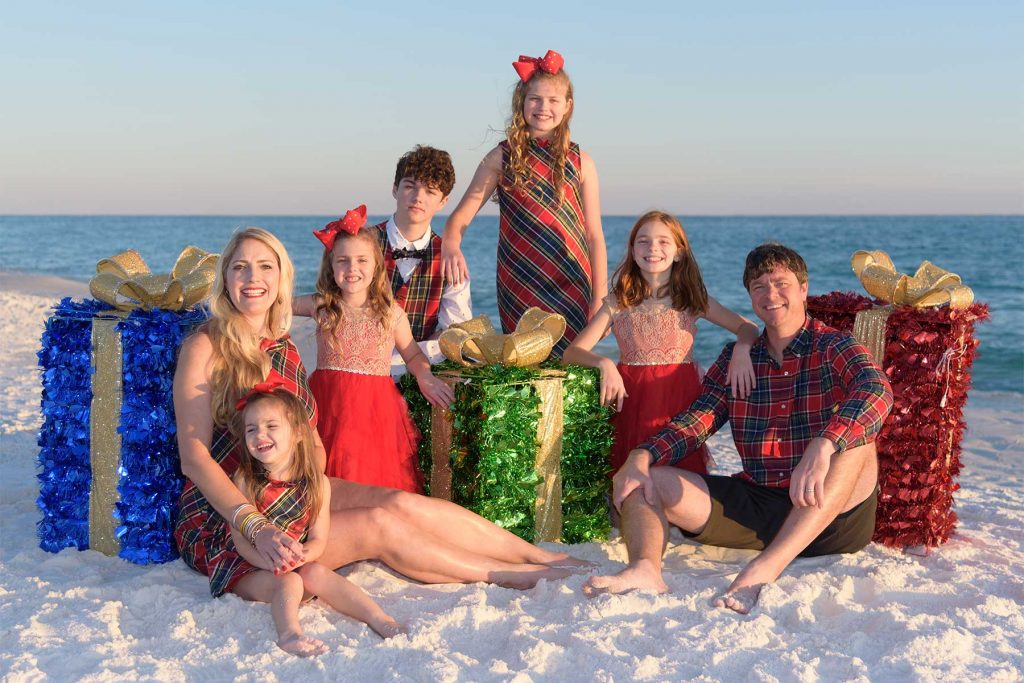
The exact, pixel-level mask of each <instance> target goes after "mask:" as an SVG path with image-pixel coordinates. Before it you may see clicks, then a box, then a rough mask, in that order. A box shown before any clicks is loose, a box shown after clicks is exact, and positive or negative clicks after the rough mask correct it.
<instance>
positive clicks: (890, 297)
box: [850, 251, 974, 308]
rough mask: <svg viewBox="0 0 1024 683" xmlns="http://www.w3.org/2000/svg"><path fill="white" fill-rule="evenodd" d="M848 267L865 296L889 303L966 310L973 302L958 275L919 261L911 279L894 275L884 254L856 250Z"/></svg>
mask: <svg viewBox="0 0 1024 683" xmlns="http://www.w3.org/2000/svg"><path fill="white" fill-rule="evenodd" d="M850 265H852V266H853V272H854V273H856V274H857V277H858V278H859V279H860V281H861V284H862V285H864V289H865V290H867V292H868V294H870V295H871V296H873V297H875V298H878V299H882V300H884V301H886V302H887V303H890V304H895V305H897V306H913V307H914V308H929V307H932V306H945V305H949V307H950V308H967V307H968V306H970V305H971V303H972V302H973V301H974V292H972V291H971V288H970V287H968V286H967V285H965V284H963V283H962V282H961V281H960V276H959V275H957V274H956V273H950V272H949V271H947V270H943V269H942V268H939V267H938V266H936V265H935V264H933V263H930V262H928V261H922V262H921V265H920V266H918V268H917V272H916V273H914V275H913V276H908V275H905V274H903V273H900V272H898V271H897V270H896V267H895V266H894V265H893V263H892V259H890V258H889V255H888V254H887V253H885V252H884V251H856V252H854V254H853V257H852V258H851V259H850Z"/></svg>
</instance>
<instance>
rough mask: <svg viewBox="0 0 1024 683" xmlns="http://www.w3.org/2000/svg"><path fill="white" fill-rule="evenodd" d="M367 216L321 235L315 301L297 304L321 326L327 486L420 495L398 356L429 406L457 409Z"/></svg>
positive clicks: (415, 439) (361, 211)
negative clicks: (395, 288) (394, 372)
mask: <svg viewBox="0 0 1024 683" xmlns="http://www.w3.org/2000/svg"><path fill="white" fill-rule="evenodd" d="M365 225H366V207H365V206H360V207H358V208H356V209H354V210H352V211H349V212H348V213H346V214H345V216H344V217H342V218H340V219H338V220H336V221H333V222H331V223H328V224H327V226H326V227H325V228H324V229H323V230H316V231H314V233H313V234H314V235H316V237H317V239H319V240H320V242H321V243H323V245H324V254H323V258H322V259H321V261H320V273H319V276H318V277H317V283H316V289H317V293H316V294H315V295H312V296H309V295H307V296H300V297H296V298H295V299H294V300H293V304H292V307H293V310H294V311H295V313H296V315H306V316H312V317H313V318H315V319H316V323H317V332H316V346H317V369H316V371H315V372H313V374H312V375H310V377H309V387H310V390H311V391H312V392H313V396H314V397H315V398H316V403H317V406H318V408H319V411H320V420H319V422H318V424H317V429H318V431H319V432H320V438H321V439H322V441H323V443H324V447H325V448H326V450H327V476H329V477H338V478H340V479H347V480H349V481H354V482H358V483H360V484H370V485H373V486H387V487H390V488H396V489H402V490H405V491H413V492H417V493H418V492H421V491H422V485H423V481H422V480H423V476H422V474H421V472H420V470H419V466H418V463H417V459H416V448H417V446H418V444H419V439H420V434H419V431H418V430H417V429H416V426H415V425H414V424H413V422H412V418H411V417H410V416H409V409H408V407H407V406H406V404H405V399H403V398H402V396H401V394H399V393H398V389H397V388H396V387H395V385H394V382H393V381H392V379H391V353H392V351H393V350H394V349H395V348H396V347H397V348H398V351H399V353H400V354H401V355H402V358H403V359H404V360H405V363H406V366H407V367H408V368H409V371H410V372H411V373H412V374H413V375H414V376H415V377H416V381H417V382H418V383H419V387H420V390H421V391H422V392H423V395H424V396H425V397H426V399H427V400H428V401H430V403H432V404H434V405H444V406H447V405H448V404H449V403H451V400H452V398H453V392H452V389H451V387H449V386H448V385H447V384H445V383H444V382H442V381H441V380H439V379H437V378H436V377H434V376H433V374H431V372H430V363H429V361H428V360H427V358H426V357H425V356H424V355H423V352H422V351H420V348H419V347H418V346H417V345H416V342H415V340H414V339H413V336H412V330H411V328H410V326H409V318H408V317H407V316H406V314H405V311H403V310H402V308H401V307H400V306H398V305H396V304H395V302H394V299H393V298H392V295H391V286H390V284H389V282H388V277H387V273H386V272H385V269H384V256H383V254H382V253H381V249H380V245H379V244H378V242H377V238H376V237H375V235H374V233H373V232H372V231H370V230H367V229H365V228H364V226H365Z"/></svg>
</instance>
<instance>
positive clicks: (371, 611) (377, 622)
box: [296, 562, 407, 638]
mask: <svg viewBox="0 0 1024 683" xmlns="http://www.w3.org/2000/svg"><path fill="white" fill-rule="evenodd" d="M296 571H297V572H298V574H299V576H301V577H302V584H303V585H304V586H305V588H306V590H307V591H308V592H310V593H312V594H314V595H316V596H318V597H319V598H320V599H321V600H323V601H324V602H326V603H327V604H328V605H330V606H331V607H333V608H334V609H336V610H337V611H339V612H341V613H342V614H344V615H346V616H349V617H352V618H353V619H356V620H358V621H361V622H363V623H364V624H366V625H368V626H369V627H370V628H372V629H373V630H374V631H376V632H377V635H379V636H380V637H382V638H390V637H392V636H396V635H398V634H399V633H406V632H407V631H406V629H405V627H404V626H402V625H401V624H399V623H398V622H397V621H395V620H394V618H393V617H392V616H391V615H390V614H388V613H387V612H385V611H384V610H383V609H381V606H380V605H378V604H377V603H376V602H374V601H373V598H371V597H370V596H369V595H367V594H366V593H365V592H364V591H363V590H362V589H361V588H360V587H359V586H357V585H355V584H354V583H352V582H351V581H349V580H348V579H346V578H345V577H344V576H340V575H338V574H335V573H334V572H333V571H331V570H330V569H328V568H327V567H325V566H324V565H322V564H320V563H319V562H313V563H311V564H307V565H303V566H302V567H299V569H298V570H296Z"/></svg>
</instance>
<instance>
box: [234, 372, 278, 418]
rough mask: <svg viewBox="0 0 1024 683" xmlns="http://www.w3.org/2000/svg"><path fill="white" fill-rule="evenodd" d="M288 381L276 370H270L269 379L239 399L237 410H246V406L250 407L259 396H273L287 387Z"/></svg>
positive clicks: (236, 405)
mask: <svg viewBox="0 0 1024 683" xmlns="http://www.w3.org/2000/svg"><path fill="white" fill-rule="evenodd" d="M287 386H288V380H286V379H285V378H284V377H283V376H282V375H281V373H279V372H278V371H277V370H275V369H274V368H270V373H269V374H268V375H267V378H266V379H265V380H263V381H262V382H260V383H259V384H257V385H256V386H254V387H253V388H252V389H250V390H249V393H247V394H246V395H245V396H243V397H242V398H240V399H238V403H236V404H235V410H245V406H246V405H248V403H249V401H251V400H252V399H253V398H254V397H255V396H257V395H259V394H272V393H274V392H275V391H276V390H278V389H280V388H281V387H287Z"/></svg>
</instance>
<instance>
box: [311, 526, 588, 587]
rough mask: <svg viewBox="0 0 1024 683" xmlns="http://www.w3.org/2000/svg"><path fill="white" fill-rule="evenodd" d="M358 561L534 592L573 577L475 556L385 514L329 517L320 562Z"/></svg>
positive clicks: (427, 578)
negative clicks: (540, 584) (546, 581)
mask: <svg viewBox="0 0 1024 683" xmlns="http://www.w3.org/2000/svg"><path fill="white" fill-rule="evenodd" d="M441 528H442V529H444V530H445V532H446V533H447V532H448V531H449V530H448V529H447V528H445V527H441ZM359 560H381V561H382V562H384V563H385V564H387V565H388V566H390V567H392V568H394V569H396V570H398V571H399V572H401V573H403V574H405V575H406V576H410V577H412V578H414V579H416V580H418V581H423V582H425V583H473V582H476V581H488V582H491V583H496V584H498V585H500V586H505V587H507V588H520V589H522V588H532V587H533V586H535V585H536V584H537V582H538V581H540V580H541V579H563V578H565V577H566V576H568V575H569V574H570V573H571V572H569V571H568V570H566V569H560V568H557V567H549V566H547V565H543V564H531V563H518V562H505V561H502V560H497V559H495V558H493V557H490V556H487V555H481V554H478V553H475V552H473V551H471V550H467V549H465V548H463V547H461V546H458V545H455V544H453V543H450V542H449V541H448V540H446V538H442V537H440V536H437V535H435V534H434V533H432V532H431V531H430V530H428V529H425V528H422V527H418V526H414V525H412V524H410V523H409V522H407V521H406V520H405V519H403V518H402V517H399V516H397V515H395V514H392V513H391V512H389V511H388V510H386V509H383V508H356V509H349V510H341V511H332V513H331V530H330V536H329V538H328V540H327V549H326V550H325V551H324V554H323V556H322V557H321V558H320V562H321V563H323V564H325V565H327V566H328V567H341V566H344V565H346V564H350V563H352V562H357V561H359Z"/></svg>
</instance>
